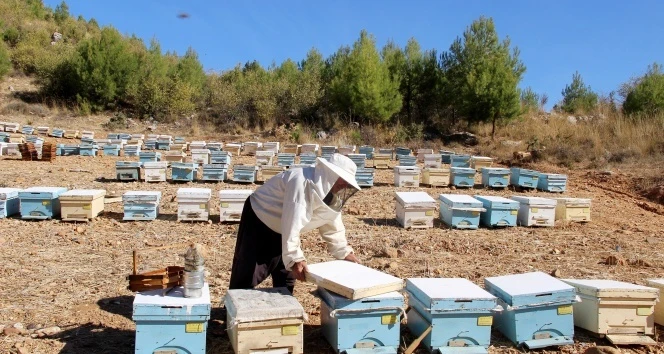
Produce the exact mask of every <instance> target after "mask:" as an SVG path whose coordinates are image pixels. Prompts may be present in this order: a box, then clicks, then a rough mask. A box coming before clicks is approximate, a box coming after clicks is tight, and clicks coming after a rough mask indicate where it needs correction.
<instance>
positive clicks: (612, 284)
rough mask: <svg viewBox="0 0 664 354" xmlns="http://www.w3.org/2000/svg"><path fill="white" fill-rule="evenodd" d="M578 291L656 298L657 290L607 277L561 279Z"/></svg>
mask: <svg viewBox="0 0 664 354" xmlns="http://www.w3.org/2000/svg"><path fill="white" fill-rule="evenodd" d="M563 281H564V282H565V283H567V284H569V285H571V286H573V287H575V288H576V289H577V290H578V292H579V293H581V294H584V295H590V296H596V297H621V298H622V297H627V298H644V297H648V298H653V299H656V298H657V294H658V290H657V289H656V288H651V287H647V286H642V285H636V284H632V283H626V282H622V281H617V280H608V279H563Z"/></svg>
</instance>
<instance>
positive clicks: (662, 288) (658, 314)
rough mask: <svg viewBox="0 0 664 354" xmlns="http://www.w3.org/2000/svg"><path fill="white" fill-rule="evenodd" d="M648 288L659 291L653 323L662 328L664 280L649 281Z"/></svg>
mask: <svg viewBox="0 0 664 354" xmlns="http://www.w3.org/2000/svg"><path fill="white" fill-rule="evenodd" d="M648 286H652V287H653V288H657V289H659V302H657V304H656V305H655V323H657V324H659V325H661V326H664V278H662V279H650V280H648Z"/></svg>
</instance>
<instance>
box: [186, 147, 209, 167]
mask: <svg viewBox="0 0 664 354" xmlns="http://www.w3.org/2000/svg"><path fill="white" fill-rule="evenodd" d="M191 162H193V163H197V164H201V165H202V164H208V163H210V150H208V149H192V150H191Z"/></svg>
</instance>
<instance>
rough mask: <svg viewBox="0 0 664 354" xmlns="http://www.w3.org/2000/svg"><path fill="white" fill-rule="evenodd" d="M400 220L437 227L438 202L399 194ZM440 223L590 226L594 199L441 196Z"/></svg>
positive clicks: (426, 196)
mask: <svg viewBox="0 0 664 354" xmlns="http://www.w3.org/2000/svg"><path fill="white" fill-rule="evenodd" d="M395 194H396V217H397V221H398V222H399V224H401V225H402V226H403V227H404V228H407V229H411V228H412V229H426V228H431V227H433V221H434V216H435V212H436V201H435V200H434V199H433V198H432V197H431V196H429V194H427V193H425V192H396V193H395ZM438 199H439V202H440V209H439V215H440V220H441V221H442V222H443V223H444V224H445V225H447V226H449V227H450V228H456V229H477V228H478V227H479V226H480V225H482V226H486V227H503V226H517V225H521V226H554V225H555V221H556V220H562V221H575V222H589V221H590V204H591V203H590V199H586V198H570V197H560V198H551V199H549V198H540V197H530V196H512V197H511V198H510V199H508V198H504V197H496V196H482V195H476V196H474V197H471V196H470V195H464V194H440V195H439V197H438Z"/></svg>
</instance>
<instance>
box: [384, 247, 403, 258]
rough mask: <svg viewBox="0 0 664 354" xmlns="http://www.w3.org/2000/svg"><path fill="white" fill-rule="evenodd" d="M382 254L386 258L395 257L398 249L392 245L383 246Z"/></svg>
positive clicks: (397, 255) (397, 254)
mask: <svg viewBox="0 0 664 354" xmlns="http://www.w3.org/2000/svg"><path fill="white" fill-rule="evenodd" d="M382 256H383V257H387V258H397V257H399V251H397V249H396V248H394V247H385V248H383V253H382Z"/></svg>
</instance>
